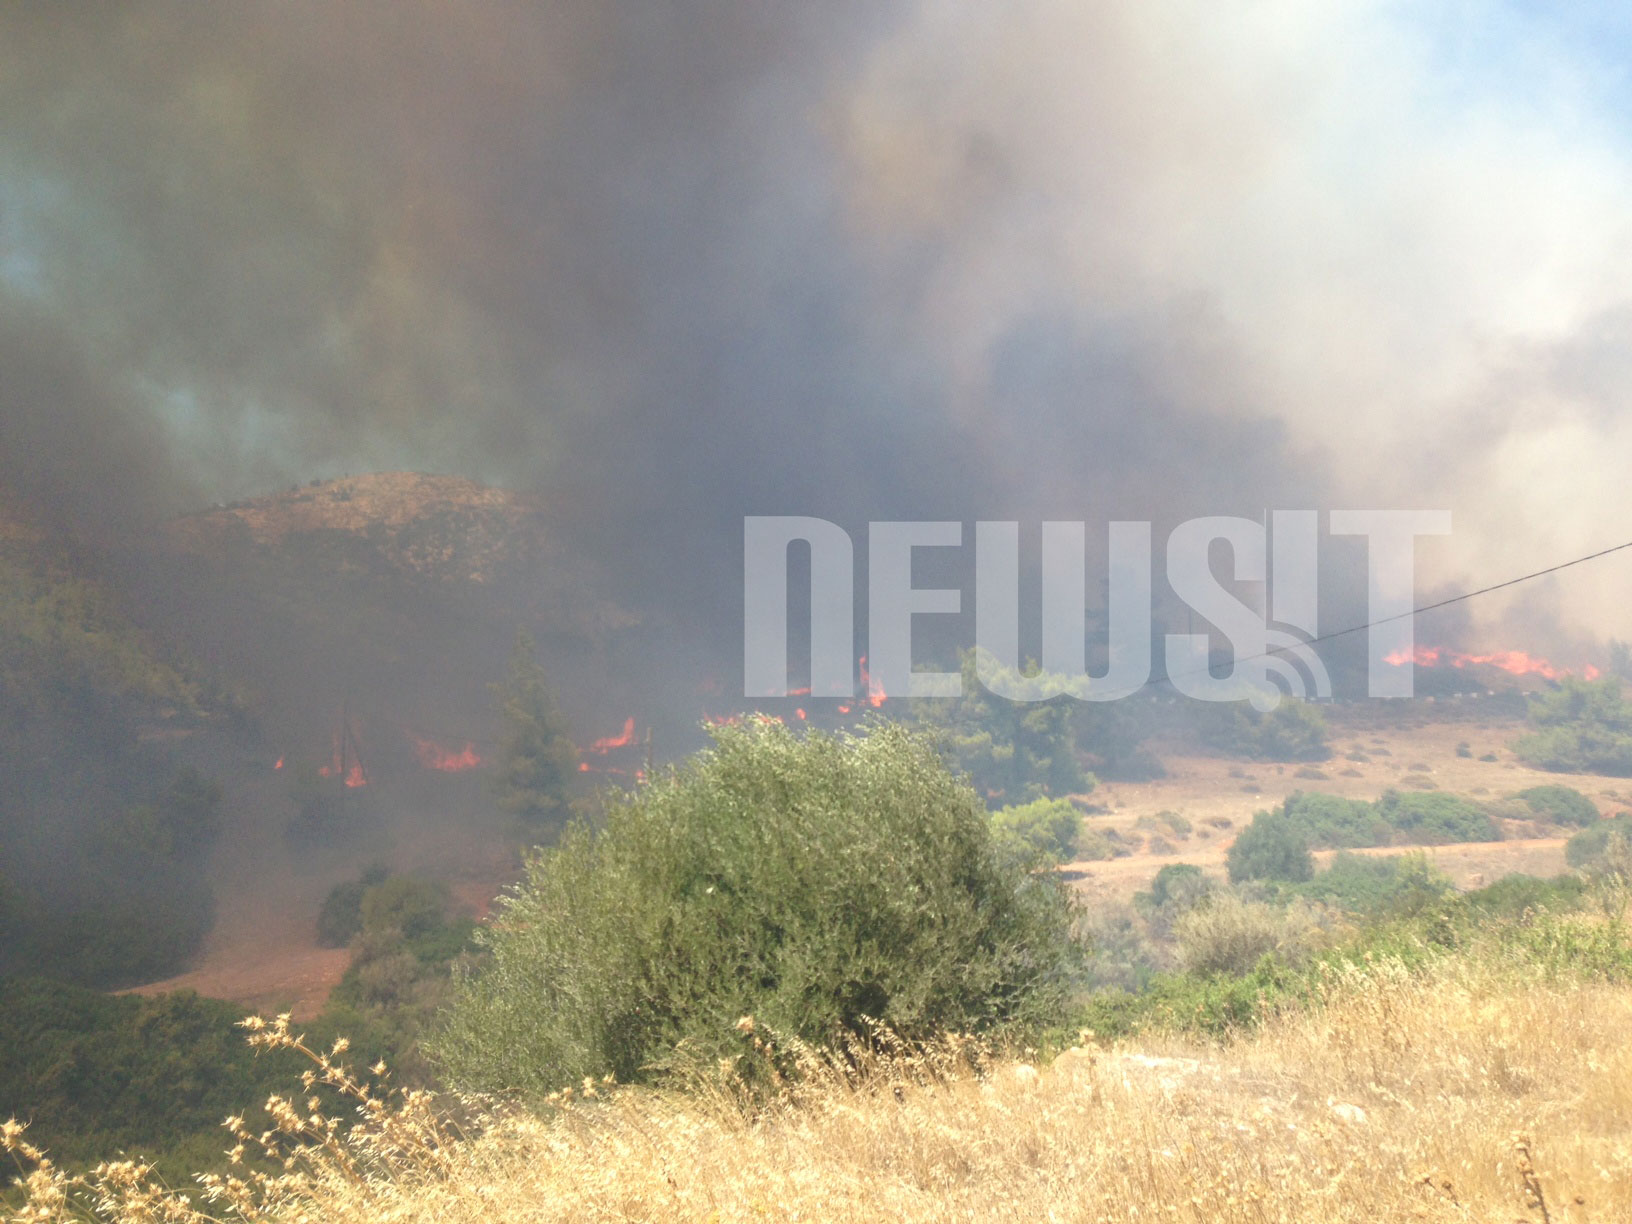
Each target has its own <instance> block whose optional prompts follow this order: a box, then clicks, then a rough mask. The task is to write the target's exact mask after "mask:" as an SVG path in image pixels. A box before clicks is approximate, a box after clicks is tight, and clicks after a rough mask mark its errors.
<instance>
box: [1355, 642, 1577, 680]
mask: <svg viewBox="0 0 1632 1224" xmlns="http://www.w3.org/2000/svg"><path fill="white" fill-rule="evenodd" d="M1383 662H1385V663H1387V664H1390V665H1391V666H1393V667H1404V666H1405V665H1406V664H1407V663H1412V664H1415V665H1416V666H1417V667H1478V666H1489V667H1495V668H1499V669H1500V670H1502V671H1504V672H1507V673H1508V674H1509V675H1510V676H1540V677H1542V678H1543V679H1545V680H1561V679H1563V678H1564V677H1565V676H1573V675H1575V674H1576V672H1575V669H1574V668H1569V667H1557V666H1554V665H1553V664H1552V663H1549V662H1548V661H1547V660H1546V659H1542V658H1537V657H1536V656H1535V655H1532V654H1526V653H1525V652H1524V651H1522V650H1498V651H1494V652H1493V653H1491V654H1467V653H1465V652H1463V651H1460V650H1451V649H1450V648H1449V647H1443V646H1418V647H1415V648H1414V649H1413V650H1411V652H1410V653H1407V652H1405V651H1403V650H1396V651H1395V652H1394V653H1393V654H1387V655H1384V656H1383ZM1580 674H1581V676H1582V678H1583V679H1586V680H1596V679H1598V676H1599V674H1600V673H1599V671H1598V669H1597V668H1596V667H1594V666H1593V665H1592V664H1590V663H1589V664H1587V665H1586V666H1585V667H1584V668H1582V669H1581V672H1580Z"/></svg>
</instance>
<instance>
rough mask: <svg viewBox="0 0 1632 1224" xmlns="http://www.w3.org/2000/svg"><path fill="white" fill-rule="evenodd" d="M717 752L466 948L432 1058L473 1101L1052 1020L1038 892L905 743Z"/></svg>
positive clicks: (1051, 937) (731, 745) (931, 751)
mask: <svg viewBox="0 0 1632 1224" xmlns="http://www.w3.org/2000/svg"><path fill="white" fill-rule="evenodd" d="M711 734H712V735H713V737H714V741H715V742H714V747H713V748H712V749H711V750H708V751H705V752H703V753H701V754H699V755H698V756H696V757H694V758H692V759H691V760H690V761H688V762H687V763H685V764H684V765H682V766H681V767H680V768H678V769H677V770H675V771H674V772H672V773H671V774H670V775H669V776H668V777H666V778H662V779H659V780H656V781H654V782H652V783H651V784H649V785H647V786H646V787H644V788H642V789H640V790H638V791H635V792H632V793H630V794H627V795H625V796H621V797H618V798H616V799H614V800H613V801H612V804H613V805H612V806H611V808H610V809H609V811H608V813H607V816H606V821H605V825H604V827H603V828H601V829H600V830H599V831H597V832H592V831H590V830H589V829H587V828H584V827H582V826H573V827H571V828H569V829H568V830H567V832H566V834H565V835H564V837H563V839H562V841H561V842H560V844H559V845H558V846H556V847H555V848H553V849H548V850H542V851H539V852H536V853H535V854H534V855H533V856H532V857H531V858H530V859H529V861H528V865H527V872H526V878H525V880H524V882H523V883H522V884H521V885H520V886H518V888H517V889H516V891H515V892H514V893H513V895H511V896H509V897H507V898H506V899H505V900H504V901H503V903H502V904H501V908H500V912H499V914H498V916H497V918H496V920H495V921H494V922H493V923H492V925H491V926H489V927H488V928H486V929H484V930H483V931H482V932H481V933H480V940H481V943H482V945H483V946H484V947H485V949H486V951H487V953H488V954H489V956H490V958H491V959H490V961H489V963H488V964H487V965H486V966H485V967H484V968H482V969H481V970H480V971H478V972H475V973H471V974H467V975H465V976H464V977H463V979H462V980H461V982H460V983H459V985H458V988H457V990H456V994H455V999H454V1003H453V1007H452V1009H451V1013H450V1015H449V1017H448V1022H447V1026H446V1028H445V1030H444V1031H443V1032H442V1033H441V1035H440V1037H439V1038H438V1039H437V1041H436V1043H435V1047H434V1048H435V1050H436V1051H437V1053H438V1054H439V1056H440V1057H441V1059H442V1060H443V1062H444V1064H445V1066H446V1068H447V1070H448V1072H449V1073H450V1074H451V1076H452V1077H453V1078H454V1080H455V1081H456V1082H458V1083H460V1084H462V1085H465V1086H468V1087H473V1088H489V1089H520V1090H524V1091H528V1092H532V1093H541V1092H546V1091H548V1090H550V1089H553V1088H557V1087H559V1086H561V1085H563V1084H568V1083H574V1082H576V1081H577V1080H579V1079H580V1078H581V1077H583V1076H585V1075H600V1074H602V1073H603V1072H613V1073H615V1074H616V1075H617V1076H618V1078H619V1079H620V1080H641V1079H647V1078H650V1077H652V1076H654V1075H658V1076H661V1074H662V1071H663V1069H664V1068H665V1066H672V1065H673V1064H672V1060H673V1059H675V1058H676V1050H675V1047H676V1045H677V1043H680V1042H682V1041H683V1042H685V1043H686V1051H685V1054H686V1056H687V1057H693V1058H694V1057H707V1056H709V1055H718V1054H727V1053H729V1052H730V1051H731V1049H732V1048H733V1047H732V1046H730V1045H729V1043H728V1042H727V1037H728V1036H729V1034H730V1030H731V1028H732V1026H733V1025H734V1024H735V1022H736V1021H737V1020H738V1019H739V1018H740V1017H742V1016H744V1015H748V1014H752V1015H754V1016H755V1017H756V1018H760V1019H763V1020H764V1021H765V1022H766V1023H768V1024H769V1025H770V1026H772V1027H773V1028H775V1029H776V1030H778V1031H779V1032H783V1033H787V1034H797V1035H798V1036H800V1037H802V1038H804V1039H805V1040H808V1041H811V1042H826V1041H828V1040H830V1039H831V1038H833V1037H834V1035H835V1033H836V1032H838V1031H839V1030H848V1031H850V1032H852V1033H862V1032H864V1031H865V1029H866V1025H865V1023H864V1018H867V1017H870V1018H874V1019H877V1020H881V1021H883V1022H884V1023H886V1024H888V1025H890V1026H891V1027H892V1028H893V1029H894V1030H895V1031H897V1032H898V1033H900V1034H902V1035H903V1036H905V1037H909V1038H910V1037H914V1036H919V1035H924V1034H927V1033H931V1032H934V1031H936V1030H940V1029H943V1028H953V1029H964V1030H970V1029H984V1028H994V1027H1007V1026H1013V1025H1018V1024H1026V1023H1029V1022H1039V1021H1042V1020H1045V1019H1047V1018H1051V1017H1053V1016H1055V1015H1056V1009H1057V1008H1058V1007H1060V1006H1061V1004H1062V1002H1063V999H1064V997H1065V993H1066V990H1067V986H1068V981H1069V979H1070V976H1071V973H1072V972H1073V971H1074V970H1075V969H1076V968H1077V967H1078V966H1079V965H1080V963H1081V949H1080V947H1079V946H1078V945H1077V944H1076V943H1075V942H1074V941H1073V940H1072V938H1071V935H1070V923H1071V917H1072V911H1071V905H1070V901H1069V898H1068V895H1067V894H1066V892H1065V890H1064V887H1063V885H1062V884H1061V882H1060V881H1059V880H1058V878H1057V877H1056V876H1055V875H1054V874H1053V873H1046V874H1043V875H1037V876H1033V875H1029V874H1028V873H1027V872H1026V871H1025V870H1024V869H1023V868H1022V867H1020V866H1018V865H1015V864H1012V863H1008V862H1006V861H1005V860H1004V858H1003V856H1002V855H1001V854H1000V853H999V851H998V850H997V848H996V847H995V846H994V844H993V841H992V836H991V828H990V822H989V820H988V818H987V815H986V813H985V811H984V809H983V807H982V805H981V803H980V801H979V799H978V798H977V797H976V795H975V794H974V792H973V791H971V790H970V789H969V787H968V786H967V785H966V784H964V783H962V782H960V781H959V780H958V779H956V778H955V777H954V776H953V775H952V774H951V773H950V772H949V771H948V769H947V768H946V765H945V763H944V762H943V761H942V759H941V757H940V755H939V753H938V751H937V749H936V746H935V745H934V744H933V743H932V742H931V741H929V740H927V739H925V738H922V737H919V736H916V735H914V734H912V733H910V732H909V731H907V730H905V729H904V728H902V727H899V726H895V725H891V724H874V725H871V726H869V727H868V728H866V729H865V730H864V731H863V732H861V733H860V734H858V735H849V734H838V735H829V734H824V733H821V732H816V731H811V732H809V733H808V734H806V735H803V736H797V735H795V734H794V733H793V732H791V731H789V730H788V729H787V728H785V727H782V726H781V725H780V724H777V723H774V722H767V721H761V720H755V721H751V722H749V723H748V724H745V725H743V726H741V727H724V728H716V729H714V730H713V731H712V732H711Z"/></svg>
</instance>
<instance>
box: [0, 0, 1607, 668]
mask: <svg viewBox="0 0 1632 1224" xmlns="http://www.w3.org/2000/svg"><path fill="white" fill-rule="evenodd" d="M1437 33H1443V31H1442V30H1441V31H1436V30H1435V28H1434V27H1433V26H1432V23H1431V22H1430V21H1429V19H1428V18H1423V19H1421V20H1419V21H1418V22H1417V23H1416V24H1410V19H1409V18H1408V17H1406V16H1404V15H1401V14H1399V13H1393V12H1391V11H1385V10H1383V9H1379V8H1378V7H1377V6H1372V5H1368V4H1362V3H1360V2H1359V0H1355V2H1354V3H1345V4H1340V5H1337V6H1335V7H1334V8H1330V10H1329V11H1326V12H1325V14H1324V16H1323V17H1322V18H1321V19H1320V20H1319V21H1316V20H1314V19H1313V18H1311V17H1310V15H1309V14H1307V13H1305V12H1304V11H1303V8H1302V6H1299V5H1295V4H1291V3H1271V4H1267V5H1262V6H1257V7H1255V8H1254V10H1253V16H1252V18H1251V20H1245V19H1243V20H1241V21H1237V20H1236V18H1235V17H1233V16H1229V15H1227V14H1226V12H1225V11H1224V10H1218V9H1216V7H1215V6H1208V5H1204V4H1200V3H1193V2H1191V0H1180V2H1177V3H1174V4H1169V5H1160V6H1151V5H1143V4H1131V3H1130V4H1114V3H1106V4H1089V5H1077V4H1065V3H1062V2H1061V0H1021V2H1020V3H1016V4H1013V5H1003V6H991V5H976V4H970V3H956V2H952V0H896V2H894V3H886V4H883V5H879V4H861V3H854V4H851V3H838V4H824V5H820V6H780V7H767V6H763V5H754V4H748V3H743V2H741V0H689V2H688V3H684V4H677V5H660V6H651V5H633V4H622V3H612V4H608V3H590V2H588V0H581V2H565V3H552V4H536V5H532V4H499V3H478V4H465V5H458V6H444V5H429V4H401V3H390V4H385V3H380V4H362V5H347V6H344V7H343V8H337V7H335V6H333V5H327V4H319V3H315V2H313V3H293V4H283V5H277V6H257V7H255V8H252V9H243V8H228V7H226V6H197V5H179V4H177V5H158V4H137V5H128V6H123V7H120V8H118V9H116V10H108V9H97V10H90V9H78V8H69V7H64V6H12V7H11V8H9V9H8V10H7V11H6V13H5V14H4V16H3V17H0V103H3V106H4V110H5V113H6V114H7V116H8V122H7V124H6V131H5V133H4V135H3V136H0V298H3V301H4V309H5V313H7V314H12V313H16V312H26V313H27V315H28V316H29V318H30V319H31V320H32V321H31V322H27V323H26V324H24V325H22V326H19V327H12V326H10V325H8V330H7V332H6V335H5V336H4V337H3V338H0V343H3V344H4V348H3V350H0V361H3V362H4V365H5V378H6V381H7V384H8V385H7V387H6V389H5V392H4V395H5V399H4V407H3V412H4V416H5V418H6V419H5V420H3V421H0V444H3V451H0V456H3V457H0V480H3V481H4V482H5V483H6V484H7V485H8V486H9V487H11V488H12V489H13V490H18V491H20V492H21V493H22V494H23V495H24V496H26V497H29V498H32V499H34V500H36V501H43V502H45V503H46V504H47V505H48V506H49V507H50V508H51V510H52V512H53V513H55V514H58V515H60V516H63V517H64V518H65V519H67V520H68V521H71V522H74V523H76V524H78V525H79V526H80V527H82V528H91V527H95V526H96V525H97V524H105V523H109V522H130V521H132V514H133V513H134V510H131V511H127V510H126V509H125V507H126V506H129V507H133V508H136V509H139V510H141V511H142V512H144V513H146V512H157V511H158V510H160V509H168V508H174V507H176V506H178V505H182V504H187V503H192V504H197V503H198V502H200V501H207V500H216V499H220V500H227V499H230V498H235V497H239V496H243V495H247V494H253V493H258V492H263V491H267V490H269V489H273V488H277V487H280V486H283V485H286V484H287V483H289V482H290V481H293V480H305V479H309V478H312V477H316V476H326V475H338V474H340V473H342V472H347V471H361V470H367V469H371V468H398V467H406V468H418V469H424V470H432V471H445V472H457V473H461V474H466V475H470V476H473V477H476V478H478V479H483V480H488V481H493V482H499V483H506V484H510V485H514V486H518V487H524V488H529V489H535V490H538V491H540V492H541V493H543V494H544V495H545V496H546V497H547V498H549V500H550V503H551V505H552V506H553V507H554V513H555V514H556V516H557V518H558V521H560V522H561V523H562V524H563V526H564V527H565V528H566V529H567V530H568V531H569V533H570V534H571V536H572V539H573V540H574V543H575V546H576V547H577V548H578V549H579V550H581V551H582V552H584V553H586V554H593V555H595V556H597V557H598V558H600V559H601V560H603V561H605V562H607V563H608V564H609V568H610V570H611V572H612V573H614V574H615V575H617V576H618V581H619V582H620V584H621V589H620V590H619V591H618V592H617V594H618V595H619V596H620V598H623V599H624V600H626V601H632V602H634V603H636V604H640V605H642V606H644V607H647V608H651V609H661V610H663V612H664V613H665V614H666V615H668V616H670V617H672V618H673V619H674V620H675V621H676V622H677V623H681V624H684V625H689V626H694V627H699V628H697V633H698V635H699V636H703V637H708V638H710V639H711V640H714V641H718V642H720V643H722V644H726V645H730V646H733V647H734V644H735V636H734V635H735V633H736V630H737V619H736V618H737V609H738V607H739V604H738V600H739V599H740V594H739V587H738V584H737V581H738V580H737V567H738V566H739V565H740V530H741V528H740V524H741V518H742V516H743V515H744V514H764V513H793V514H817V515H822V516H825V517H830V518H833V519H835V520H838V521H840V522H842V523H844V524H845V525H847V526H850V527H853V528H854V527H860V526H861V525H862V524H864V523H865V522H866V521H867V520H869V519H879V518H896V517H903V518H904V517H914V518H916V517H937V518H943V517H944V518H962V519H966V520H967V519H974V518H1009V517H1013V518H1020V519H1023V520H1030V521H1033V522H1035V521H1036V520H1038V519H1040V518H1042V517H1045V516H1046V517H1057V518H1087V519H1090V520H1103V519H1105V518H1108V517H1117V518H1142V517H1151V518H1155V519H1157V520H1159V521H1171V520H1173V519H1175V518H1179V517H1183V516H1186V515H1191V514H1199V513H1212V514H1222V513H1244V514H1248V515H1252V516H1254V517H1256V516H1257V515H1258V514H1260V513H1261V512H1262V511H1263V509H1264V508H1266V507H1275V506H1307V505H1322V506H1330V505H1339V504H1342V505H1351V506H1366V505H1388V506H1401V507H1444V508H1449V509H1451V510H1452V511H1453V513H1454V514H1455V515H1456V516H1457V533H1458V534H1457V537H1456V542H1455V543H1454V544H1446V545H1443V546H1437V545H1436V546H1433V547H1432V548H1430V547H1428V546H1425V557H1426V558H1427V564H1428V566H1429V570H1428V573H1427V577H1428V578H1429V580H1430V581H1440V582H1449V581H1453V580H1455V579H1458V578H1459V577H1461V576H1463V575H1465V574H1472V573H1477V574H1478V575H1479V576H1481V577H1483V576H1506V575H1507V574H1508V573H1510V572H1514V571H1516V570H1517V569H1519V568H1522V567H1523V566H1524V565H1526V564H1529V563H1531V562H1546V561H1549V560H1554V559H1556V557H1557V555H1558V554H1559V553H1560V552H1563V551H1567V550H1569V549H1570V548H1573V547H1576V546H1577V545H1580V546H1582V547H1583V550H1585V548H1587V547H1591V546H1594V545H1599V544H1602V543H1604V542H1606V541H1605V540H1604V539H1603V538H1602V536H1603V533H1604V532H1605V531H1606V530H1608V531H1609V533H1610V534H1612V535H1613V534H1615V533H1614V532H1613V531H1612V530H1610V529H1609V528H1608V527H1607V526H1606V524H1605V522H1604V521H1603V516H1602V513H1601V511H1597V512H1588V510H1587V509H1585V506H1586V505H1587V504H1588V503H1591V502H1593V501H1594V500H1595V499H1596V501H1597V504H1598V505H1599V506H1602V505H1603V504H1604V501H1605V500H1615V499H1619V498H1620V497H1621V496H1622V494H1621V493H1620V491H1619V490H1620V483H1619V477H1618V475H1616V473H1618V471H1619V470H1620V466H1621V463H1620V457H1621V456H1624V454H1625V450H1626V447H1625V442H1626V426H1625V424H1624V417H1623V416H1621V415H1619V414H1617V413H1616V412H1615V411H1614V408H1613V405H1615V404H1616V403H1618V402H1619V397H1621V396H1622V395H1624V392H1625V390H1626V389H1627V386H1628V383H1629V377H1628V374H1627V371H1626V370H1625V368H1624V363H1619V362H1617V361H1615V360H1614V359H1613V358H1612V354H1613V353H1614V352H1616V351H1617V345H1618V344H1619V343H1620V342H1621V341H1622V340H1623V339H1624V336H1625V319H1626V317H1627V316H1626V314H1625V312H1624V310H1621V312H1620V313H1617V310H1618V309H1620V308H1621V305H1622V302H1623V300H1624V285H1625V284H1626V283H1627V280H1626V278H1625V277H1624V276H1621V275H1618V272H1624V271H1625V270H1626V264H1627V255H1628V244H1627V243H1626V240H1625V238H1624V235H1623V234H1622V231H1621V227H1620V225H1619V218H1621V217H1623V216H1624V215H1625V208H1624V206H1625V204H1626V202H1627V199H1628V195H1629V191H1628V175H1627V163H1626V159H1625V157H1624V156H1623V155H1622V150H1621V149H1620V147H1619V146H1618V144H1617V143H1616V141H1615V140H1614V139H1613V138H1612V136H1611V135H1610V134H1608V133H1606V132H1605V131H1604V130H1602V128H1601V126H1600V125H1598V124H1597V123H1596V122H1595V120H1594V116H1595V114H1596V113H1597V112H1596V110H1595V109H1594V99H1593V97H1592V96H1591V94H1590V90H1586V89H1585V87H1583V88H1582V89H1578V90H1576V91H1575V92H1573V93H1560V92H1559V91H1556V90H1555V91H1552V92H1551V93H1549V92H1548V91H1547V90H1546V89H1545V88H1544V85H1545V83H1546V82H1549V81H1552V82H1555V83H1556V82H1557V81H1558V80H1559V79H1560V78H1561V75H1562V74H1566V73H1567V72H1568V70H1569V68H1570V62H1569V59H1568V54H1567V52H1566V50H1564V49H1559V48H1552V47H1545V46H1544V47H1542V48H1541V49H1539V50H1535V51H1534V52H1533V53H1530V54H1529V55H1528V57H1527V58H1526V59H1525V61H1524V63H1523V64H1522V65H1521V66H1522V67H1524V68H1526V69H1533V70H1534V71H1533V72H1532V74H1531V76H1532V77H1533V78H1534V79H1536V80H1537V81H1538V84H1537V85H1536V86H1535V88H1534V89H1533V90H1520V91H1515V92H1512V93H1510V94H1508V95H1504V96H1502V97H1500V98H1498V97H1497V96H1496V95H1495V94H1493V93H1492V92H1491V90H1490V89H1489V88H1488V87H1487V86H1488V84H1489V82H1488V81H1486V80H1485V79H1484V78H1483V77H1480V76H1479V75H1478V74H1471V75H1470V73H1469V71H1468V70H1467V69H1466V68H1465V66H1458V65H1456V64H1448V63H1447V62H1445V61H1444V60H1443V59H1442V58H1439V57H1438V49H1437V44H1436V43H1435V37H1436V34H1437ZM1519 33H1522V31H1520V32H1519ZM1521 43H1522V40H1521V39H1519V38H1518V37H1517V35H1515V36H1514V39H1513V45H1515V46H1517V45H1520V44H1521ZM1504 45H1505V44H1504ZM1521 79H1525V78H1521ZM25 333H27V334H25ZM42 456H43V460H44V461H43V463H42V462H41V457H42ZM127 458H128V459H129V461H128V462H127V461H126V459H127ZM116 460H117V461H116ZM1435 549H1437V551H1434V550H1435ZM1627 586H1628V583H1627V581H1626V580H1625V577H1624V575H1620V576H1612V577H1607V578H1606V577H1603V576H1601V575H1600V576H1599V577H1597V578H1595V579H1592V580H1591V581H1590V582H1589V583H1588V584H1587V586H1586V587H1585V588H1582V587H1575V588H1571V592H1572V597H1571V598H1570V599H1569V600H1568V610H1569V611H1570V612H1571V613H1572V614H1574V615H1575V618H1576V623H1577V624H1578V625H1584V626H1586V627H1588V628H1592V629H1597V630H1600V631H1612V629H1613V626H1612V625H1611V624H1610V622H1609V617H1608V614H1607V612H1606V611H1605V610H1606V609H1607V608H1610V607H1614V606H1619V605H1620V604H1621V603H1622V602H1623V599H1622V597H1624V595H1625V593H1626V591H1627ZM1559 602H1560V603H1561V604H1563V603H1564V602H1565V601H1564V597H1563V596H1561V597H1560V601H1559ZM1356 610H1357V609H1356ZM1560 610H1563V609H1561V608H1555V609H1554V610H1553V611H1555V612H1557V611H1560ZM1532 611H1533V610H1532ZM1336 618H1337V619H1344V617H1343V616H1342V615H1338V616H1337V617H1336ZM1525 619H1526V622H1527V623H1529V622H1532V621H1533V620H1534V619H1535V618H1534V616H1533V615H1528V614H1527V616H1526V618H1525ZM727 657H728V652H727Z"/></svg>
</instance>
